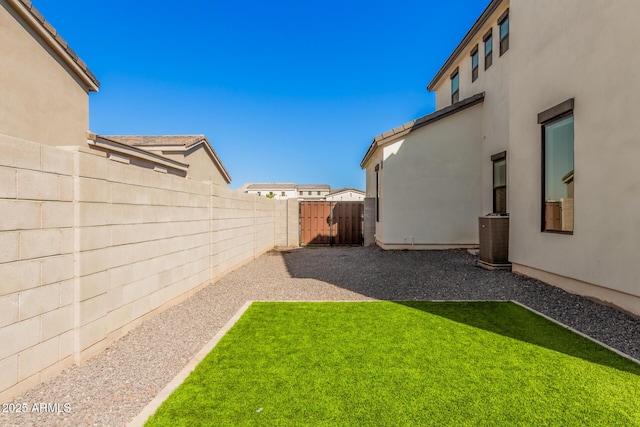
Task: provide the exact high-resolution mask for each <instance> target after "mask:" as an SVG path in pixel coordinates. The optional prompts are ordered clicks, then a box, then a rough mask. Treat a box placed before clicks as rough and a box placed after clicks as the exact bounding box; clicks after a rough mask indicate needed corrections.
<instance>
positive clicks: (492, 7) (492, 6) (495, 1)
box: [427, 0, 504, 92]
mask: <svg viewBox="0 0 640 427" xmlns="http://www.w3.org/2000/svg"><path fill="white" fill-rule="evenodd" d="M503 1H504V0H492V1H491V3H489V6H487V8H486V9H485V10H484V12H482V15H480V17H479V18H478V20H477V21H476V22H475V24H473V26H472V27H471V29H470V30H469V32H468V33H467V34H466V35H465V36H464V38H463V39H462V41H461V42H460V44H459V45H458V47H456V48H455V49H454V51H453V52H452V53H451V56H449V58H448V59H447V60H446V61H445V63H444V65H443V66H442V67H441V68H440V70H439V71H438V72H437V73H436V75H435V76H434V77H433V79H432V80H431V83H429V84H428V85H427V90H428V91H429V92H432V91H433V90H434V89H435V87H436V85H437V84H438V82H439V81H440V79H441V78H442V77H443V76H444V75H445V74H446V72H447V69H448V68H449V67H451V66H452V65H453V63H454V62H455V61H456V59H457V58H458V56H459V55H460V54H461V53H462V51H463V50H464V49H465V48H466V47H467V46H468V45H469V43H470V42H471V40H472V39H473V38H474V37H475V36H476V35H477V34H478V31H480V29H481V28H482V26H483V25H484V24H485V23H486V22H487V21H488V20H489V17H490V16H491V14H492V13H493V12H495V11H496V9H497V8H498V7H499V6H500V4H502V2H503Z"/></svg>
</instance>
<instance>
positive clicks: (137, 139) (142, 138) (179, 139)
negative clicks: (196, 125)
mask: <svg viewBox="0 0 640 427" xmlns="http://www.w3.org/2000/svg"><path fill="white" fill-rule="evenodd" d="M105 136H106V137H107V138H109V139H112V140H114V141H118V142H121V143H123V144H127V145H135V146H155V145H158V146H162V145H182V146H184V147H187V148H188V147H190V146H192V145H194V144H197V143H198V142H201V141H205V140H206V139H207V138H206V137H205V136H204V135H105Z"/></svg>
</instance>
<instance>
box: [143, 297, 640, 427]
mask: <svg viewBox="0 0 640 427" xmlns="http://www.w3.org/2000/svg"><path fill="white" fill-rule="evenodd" d="M639 398H640V367H639V366H638V365H637V364H635V363H633V362H631V361H629V360H627V359H625V358H623V357H621V356H619V355H617V354H615V353H613V352H611V351H609V350H607V349H605V348H603V347H602V346H599V345H597V344H595V343H593V342H592V341H590V340H587V339H585V338H583V337H580V336H578V335H576V334H574V333H572V332H570V331H568V330H566V329H564V328H562V327H561V326H559V325H557V324H555V323H553V322H550V321H548V320H546V319H544V318H542V317H540V316H537V315H535V314H534V313H532V312H530V311H528V310H526V309H524V308H522V307H520V306H518V305H516V304H513V303H508V302H489V303H430V302H402V303H392V302H365V303H254V304H252V305H251V307H249V309H248V310H247V311H246V312H245V314H244V315H243V316H242V317H241V318H240V320H239V321H238V322H237V323H236V324H235V325H234V327H233V328H232V329H231V330H230V331H229V332H228V333H227V334H226V335H225V337H224V338H223V339H222V340H221V341H220V342H219V343H218V345H217V346H216V347H215V348H214V349H213V351H212V352H211V353H210V354H209V355H208V356H207V357H206V358H205V359H204V360H203V361H202V362H201V363H200V365H199V366H198V367H197V368H196V370H194V372H193V373H192V374H191V375H190V376H189V378H187V380H186V381H185V382H184V383H183V384H182V385H181V386H180V387H179V388H178V389H177V390H176V391H175V392H174V393H173V394H172V395H171V396H170V397H169V398H168V399H167V401H165V402H164V403H163V404H162V405H161V407H160V408H159V409H158V411H157V412H156V414H155V415H154V416H153V417H152V418H150V420H149V421H148V423H147V425H149V426H178V425H185V426H186V425H189V426H192V425H221V426H225V425H229V426H236V425H358V426H360V425H393V426H396V425H438V426H440V425H456V426H458V425H607V426H611V425H624V426H629V425H640V409H638V405H639V404H640V401H639V400H638V399H639Z"/></svg>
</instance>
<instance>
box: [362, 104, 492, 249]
mask: <svg viewBox="0 0 640 427" xmlns="http://www.w3.org/2000/svg"><path fill="white" fill-rule="evenodd" d="M482 113H483V112H482V106H481V105H477V106H474V107H471V108H469V109H467V110H463V111H461V112H458V113H457V114H455V115H454V116H451V117H448V118H445V119H442V120H440V121H437V122H435V123H433V124H431V125H429V126H426V127H424V128H421V129H418V130H416V131H414V132H411V133H409V134H408V135H406V136H404V137H402V138H400V139H398V140H396V141H394V142H392V143H388V144H387V145H384V146H383V147H382V148H381V149H380V151H382V153H383V157H384V163H383V168H382V169H381V174H380V175H381V183H382V185H381V187H382V191H381V197H380V208H381V209H380V220H381V221H380V222H379V223H378V226H377V228H376V240H377V241H378V243H379V244H381V245H384V246H385V247H387V248H393V247H394V245H400V246H403V245H409V246H416V245H434V246H435V247H437V246H439V245H442V246H447V247H449V246H456V245H474V244H477V243H478V230H477V218H478V216H479V215H480V214H481V198H480V189H481V182H480V179H479V177H480V174H481V164H480V162H479V161H478V159H479V156H480V152H481V150H480V149H481V136H480V133H479V129H480V125H481V120H482ZM374 167H375V163H374V161H371V162H370V163H369V164H368V168H367V170H368V172H367V175H368V176H369V175H371V172H372V171H373V168H374ZM369 169H371V171H370V170H369ZM367 185H369V180H368V182H367ZM373 188H374V189H375V172H373Z"/></svg>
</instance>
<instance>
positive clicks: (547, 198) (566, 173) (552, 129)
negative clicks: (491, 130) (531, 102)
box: [538, 99, 574, 234]
mask: <svg viewBox="0 0 640 427" xmlns="http://www.w3.org/2000/svg"><path fill="white" fill-rule="evenodd" d="M538 123H540V124H542V231H553V232H561V233H567V234H573V206H574V203H573V202H574V197H573V182H574V165H573V99H569V100H567V101H565V102H563V103H562V104H559V105H557V106H555V107H553V108H551V109H549V110H547V111H545V112H542V113H540V114H538Z"/></svg>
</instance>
